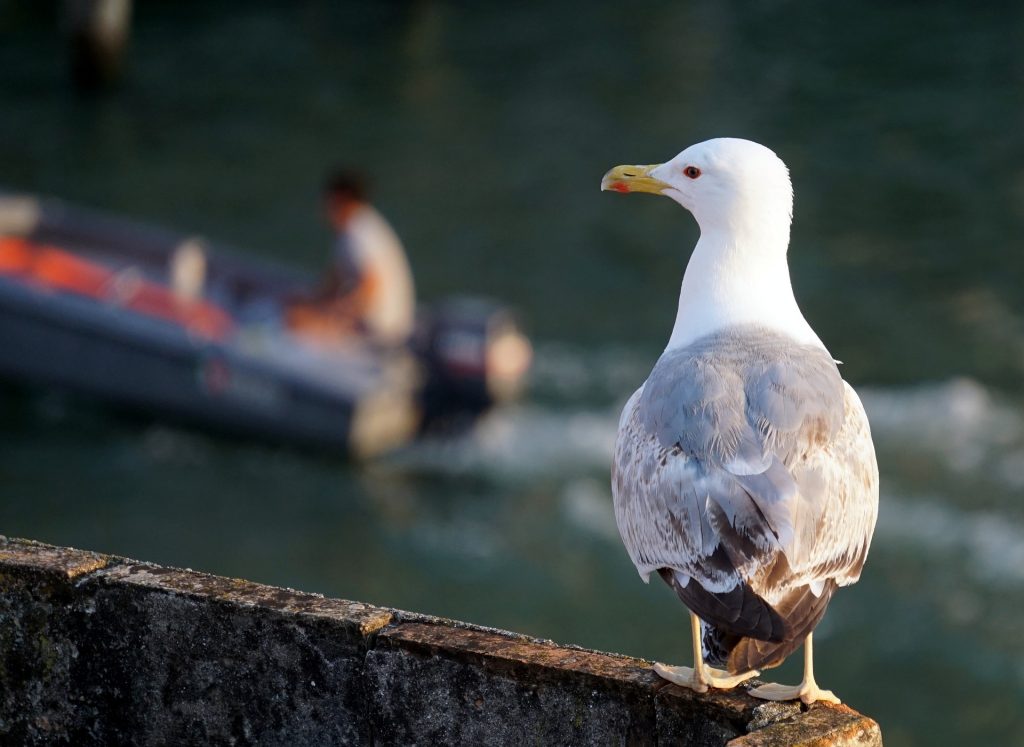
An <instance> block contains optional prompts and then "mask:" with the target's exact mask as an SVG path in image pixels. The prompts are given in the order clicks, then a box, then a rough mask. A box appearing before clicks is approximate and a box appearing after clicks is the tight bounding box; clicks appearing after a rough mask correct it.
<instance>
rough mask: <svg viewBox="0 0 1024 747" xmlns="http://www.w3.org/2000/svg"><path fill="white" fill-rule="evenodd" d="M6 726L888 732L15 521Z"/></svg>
mask: <svg viewBox="0 0 1024 747" xmlns="http://www.w3.org/2000/svg"><path fill="white" fill-rule="evenodd" d="M0 622H2V625H0V742H2V743H17V744H50V743H54V742H68V743H73V744H120V743H138V744H168V743H184V744H256V743H259V744H311V745H312V744H317V745H319V744H512V743H519V742H529V743H539V744H637V745H647V744H650V745H654V744H659V743H660V744H692V745H716V746H717V745H726V744H729V745H733V746H734V747H754V746H757V747H761V746H767V745H808V746H810V745H815V746H817V745H880V744H881V736H880V733H879V729H878V725H877V724H876V723H875V722H874V721H872V720H871V719H868V718H866V717H864V716H862V715H860V714H858V713H856V712H855V711H852V710H850V709H848V708H845V707H829V706H825V705H820V704H819V705H816V706H814V707H812V708H810V709H803V708H801V707H800V706H799V705H798V704H793V703H783V704H775V703H765V702H763V701H758V700H755V699H753V698H750V697H749V696H748V695H746V693H745V691H744V690H743V689H737V690H734V691H731V692H717V693H711V694H708V695H697V694H694V693H692V692H690V691H688V690H684V689H680V688H677V687H675V686H671V685H666V683H664V682H663V681H662V680H661V679H660V678H658V677H657V676H656V675H655V674H654V673H653V672H652V671H651V670H650V668H649V664H648V663H647V662H644V661H641V660H637V659H631V658H628V657H623V656H615V655H611V654H603V653H599V652H595V651H588V650H585V649H580V648H576V647H572V646H560V645H557V644H554V643H552V642H550V641H541V640H536V639H532V638H528V637H526V636H522V635H516V634H513V633H507V632H505V631H498V630H492V629H487V628H481V627H478V626H473V625H467V624H465V623H457V622H454V621H450V620H443V619H439V618H433V617H427V616H423V615H415V614H411V613H405V612H400V611H397V610H389V609H382V608H379V607H372V606H370V605H365V604H359V603H356V602H346V601H342V600H333V599H325V598H323V597H321V596H318V595H315V594H305V593H302V592H296V591H292V590H289V589H280V588H275V587H269V586H263V585H260V584H254V583H251V582H248V581H240V580H235V579H227V578H221V577H217V576H210V575H207V574H202V573H195V572H192V571H186V570H178V569H170V568H163V567H160V566H156V565H152V564H148V563H138V562H134V561H130V560H127V559H124V558H117V557H111V556H105V555H99V554H96V553H90V552H84V551H79V550H71V549H67V548H57V547H52V546H49V545H42V544H39V543H35V542H29V541H25V540H14V539H6V538H3V537H0Z"/></svg>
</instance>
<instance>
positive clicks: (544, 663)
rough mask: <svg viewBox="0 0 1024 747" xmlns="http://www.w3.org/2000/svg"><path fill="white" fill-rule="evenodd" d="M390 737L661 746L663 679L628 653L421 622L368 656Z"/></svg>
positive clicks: (378, 715) (377, 715)
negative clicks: (658, 697)
mask: <svg viewBox="0 0 1024 747" xmlns="http://www.w3.org/2000/svg"><path fill="white" fill-rule="evenodd" d="M366 674H367V678H368V680H369V683H368V684H369V689H370V692H371V697H372V704H373V708H372V713H371V716H370V718H371V722H372V724H373V728H374V735H375V737H376V738H377V739H379V740H380V741H381V742H383V743H385V744H499V743H500V744H516V743H521V742H525V743H527V744H654V742H655V741H656V737H655V735H656V724H655V713H654V701H653V695H654V692H655V691H656V689H657V688H658V687H661V686H662V684H663V683H662V682H661V681H660V679H659V678H658V677H657V675H655V674H654V673H653V672H652V671H651V670H650V668H649V667H647V666H646V665H643V663H642V662H637V661H636V660H635V659H628V658H626V657H619V656H610V655H606V654H598V653H595V652H590V651H584V650H582V649H575V648H567V647H562V646H556V645H555V644H552V643H547V642H539V641H532V640H530V639H527V638H524V637H522V636H515V635H511V634H499V633H497V632H482V631H478V630H472V629H469V630H467V629H454V628H452V627H449V626H441V625H427V624H421V623H406V624H399V625H397V626H395V627H393V628H389V629H387V630H385V631H383V632H382V633H381V634H380V635H379V636H378V638H377V640H376V643H375V646H374V648H373V650H371V651H370V652H369V654H368V655H367V666H366Z"/></svg>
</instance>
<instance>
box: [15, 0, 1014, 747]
mask: <svg viewBox="0 0 1024 747" xmlns="http://www.w3.org/2000/svg"><path fill="white" fill-rule="evenodd" d="M579 8H580V6H579V5H578V4H575V3H566V4H542V3H532V4H516V3H502V4H498V3H480V4H457V3H444V2H427V1H422V2H365V3H352V2H347V3H340V2H339V3H334V2H327V1H326V0H322V1H320V2H295V3H290V4H283V3H278V4H271V3H263V2H251V3H246V4H238V3H227V2H198V1H188V2H169V1H167V2H157V1H155V0H154V1H153V2H148V1H147V2H145V3H138V4H137V7H136V13H135V24H134V29H133V38H132V42H131V47H130V50H129V54H128V57H127V59H126V62H127V67H126V71H125V76H124V79H123V81H122V83H121V85H120V86H119V87H117V88H116V89H114V90H112V91H110V92H107V93H105V94H101V95H92V96H88V95H82V94H78V93H76V92H75V91H74V90H73V89H72V88H71V87H70V85H69V83H68V76H67V70H66V64H65V63H66V53H65V50H64V47H63V46H62V42H61V36H60V34H59V32H58V24H57V19H56V18H55V17H54V16H53V11H52V9H50V8H49V4H41V3H40V4H28V3H19V2H14V1H12V0H0V39H2V40H3V41H2V43H0V186H4V187H6V188H8V189H19V190H27V191H32V192H39V193H43V194H47V195H54V196H59V197H63V198H66V199H68V200H71V201H74V202H77V203H81V204H84V205H88V206H92V207H97V208H102V209H106V210H110V211H114V212H117V213H120V214H124V215H129V216H132V217H135V218H139V219H143V220H147V221H151V222H155V223H158V224H163V225H166V226H169V227H172V228H174V229H177V230H182V231H187V232H194V233H196V234H199V235H204V236H208V237H210V238H213V239H219V240H223V241H226V242H228V243H231V244H234V245H236V246H238V247H241V248H242V249H243V250H245V251H248V252H250V253H252V254H253V255H256V256H263V257H270V258H274V259H278V260H283V261H286V262H290V263H293V264H295V265H296V266H300V267H304V268H308V269H316V268H317V267H319V266H321V265H322V264H323V262H324V261H325V258H326V255H327V248H328V241H329V237H328V235H327V232H326V229H325V227H324V226H323V225H321V223H320V222H319V214H318V208H319V203H318V189H319V184H320V181H321V179H322V177H323V175H324V173H325V171H326V170H327V169H328V168H329V167H330V166H332V165H334V164H352V165H356V166H359V167H361V168H362V169H364V170H365V171H366V172H368V173H369V174H371V175H372V177H373V182H374V184H375V195H376V203H377V205H378V207H379V208H380V209H381V210H382V212H384V213H385V214H386V215H387V216H388V217H389V218H390V219H391V221H392V222H393V223H394V225H395V227H396V228H397V230H398V231H399V232H400V234H401V235H402V237H403V238H404V240H405V242H406V245H407V248H408V251H409V255H410V258H411V263H412V265H413V268H414V271H415V273H416V278H417V283H418V289H419V293H420V295H421V296H422V297H423V298H426V299H437V298H442V297H444V296H446V295H450V294H453V293H462V292H467V291H471V292H475V293H480V294H485V295H488V296H491V297H494V298H498V299H502V300H503V301H505V302H507V303H509V304H511V305H513V306H514V307H516V308H517V309H518V310H519V312H520V314H521V316H522V318H523V320H524V322H525V324H526V326H527V327H528V329H529V331H530V333H531V335H532V337H533V339H534V341H535V344H536V365H535V369H534V372H533V376H532V380H531V385H530V389H529V391H528V393H527V395H526V396H525V397H524V398H523V399H522V400H521V401H520V402H518V403H517V404H515V405H514V406H511V407H508V408H506V409H503V410H501V411H498V412H495V413H493V414H492V415H491V416H489V417H488V418H486V419H485V420H484V421H483V422H481V423H480V424H479V426H478V428H476V430H474V431H473V432H472V433H470V434H467V435H465V436H463V437H459V438H447V439H440V438H437V439H433V440H429V441H427V442H425V443H421V444H417V445H415V446H413V447H410V448H408V449H405V450H402V451H400V452H398V453H395V454H393V455H390V456H387V457H385V458H382V459H379V460H376V461H373V462H370V463H366V464H359V465H353V464H348V463H346V462H344V461H342V460H338V459H332V458H329V457H324V456H322V455H319V456H312V455H306V454H303V453H300V452H295V451H289V450H277V449H272V448H269V447H266V446H260V445H256V444H250V443H241V442H236V441H230V440H224V439H220V438H214V437H210V436H207V435H204V434H201V433H197V432H194V431H190V430H183V429H177V428H171V427H167V426H163V425H159V424H146V423H139V422H135V421H126V420H122V419H119V418H115V417H112V416H111V415H110V414H108V413H106V412H104V411H103V410H102V409H100V408H97V407H95V406H94V405H92V404H91V403H88V402H81V401H79V400H77V399H75V398H71V397H68V396H66V395H62V394H60V393H52V392H39V391H25V390H24V389H21V388H17V387H6V388H3V389H0V533H2V534H7V535H11V536H24V537H31V538H34V539H38V540H42V541H46V542H53V543H58V544H67V545H73V546H76V547H82V548H88V549H93V550H99V551H104V552H111V553H119V554H124V555H129V556H134V557H138V558H143V559H146V560H152V561H156V562H161V563H167V564H173V565H179V566H186V567H191V568H195V569H197V570H203V571H209V572H213V573H219V574H226V575H231V576H240V577H245V578H250V579H253V580H256V581H261V582H265V583H271V584H281V585H286V586H291V587H294V588H299V589H304V590H308V591H316V592H321V593H324V594H327V595H332V596H340V597H345V598H350V599H358V600H362V601H366V602H371V603H375V604H381V605H388V606H394V607H400V608H406V609H412V610H417V611H422V612H429V613H434V614H438V615H445V616H450V617H455V618H459V619H465V620H470V621H473V622H477V623H481V624H485V625H493V626H498V627H503V628H509V629H513V630H517V631H521V632H525V633H529V634H532V635H536V636H541V637H545V638H552V639H554V640H557V641H561V642H567V643H576V644H580V645H583V646H588V647H593V648H597V649H602V650H608V651H617V652H622V653H627V654H632V655H637V656H643V657H648V658H654V659H659V660H667V661H670V662H680V663H688V662H689V658H690V651H689V642H688V628H687V618H686V614H685V611H684V610H683V608H682V607H681V606H680V605H679V603H678V602H677V601H676V600H675V599H674V598H673V595H672V594H671V593H670V592H669V591H668V589H667V588H665V587H663V585H660V584H658V583H653V584H651V585H650V586H645V585H644V584H643V583H642V582H641V581H640V579H639V578H638V576H637V574H636V572H635V570H634V569H633V567H632V565H631V564H630V562H629V560H628V558H627V556H626V553H625V551H624V550H623V548H622V545H621V543H620V541H619V539H618V536H617V532H616V529H615V525H614V518H613V514H612V509H611V495H610V489H609V479H608V470H609V462H610V456H611V451H612V446H613V441H614V432H615V427H616V422H617V418H618V412H619V410H620V408H621V406H622V404H623V402H624V401H625V399H626V398H627V397H628V396H629V394H630V393H631V392H632V391H633V390H634V389H635V388H636V387H637V386H639V384H640V383H641V382H642V381H643V380H644V378H645V377H646V375H647V373H648V371H649V370H650V367H651V366H652V365H653V363H654V361H655V360H656V359H657V356H658V354H659V353H660V351H661V349H662V348H663V347H664V345H665V342H666V341H667V339H668V334H669V331H670V327H671V324H672V320H673V316H674V310H675V302H676V297H677V292H678V284H679V280H680V278H681V275H682V271H683V268H684V267H685V264H686V260H687V257H688V253H689V249H690V247H692V245H693V243H694V242H695V240H696V237H697V231H696V227H695V225H694V224H693V221H692V219H691V218H690V217H689V216H688V215H687V214H686V213H685V212H684V211H683V210H681V209H680V208H678V206H676V205H675V204H674V203H672V202H670V201H668V200H657V199H654V198H651V197H648V196H642V195H635V196H628V197H623V196H620V195H613V194H602V193H600V192H599V191H598V184H599V181H600V178H601V175H602V174H603V173H604V172H605V171H606V170H607V169H608V168H609V167H611V166H613V165H616V164H620V163H654V162H657V161H661V160H665V159H667V158H669V157H671V156H672V155H674V154H675V153H676V152H677V151H679V150H681V149H682V148H683V147H685V146H686V145H688V144H690V143H692V142H695V141H698V140H702V139H705V138H708V137H712V136H717V135H732V136H741V137H748V138H751V139H755V140H758V141H760V142H763V143H765V144H767V145H769V146H771V147H772V148H773V149H775V150H776V151H777V152H778V153H779V154H780V155H781V156H782V157H783V159H784V160H785V161H786V162H787V163H788V164H789V166H790V169H791V172H792V176H793V181H794V185H795V189H796V212H795V224H794V230H793V242H792V248H791V252H790V258H791V267H792V273H793V282H794V286H795V288H796V293H797V296H798V299H799V301H800V303H801V306H802V308H803V310H804V312H805V315H806V316H807V318H808V319H809V320H810V322H811V324H812V325H813V326H814V327H815V329H816V330H817V331H818V332H819V334H820V336H821V338H822V339H823V340H824V341H825V342H826V344H827V345H828V346H829V349H830V351H831V352H832V354H833V355H834V356H835V357H836V358H838V359H840V360H842V361H844V363H843V366H842V368H841V370H842V372H843V374H844V376H845V377H846V378H847V379H848V380H849V381H850V382H851V383H853V384H854V386H855V387H856V388H857V389H858V391H860V392H861V394H862V398H863V400H864V403H865V406H866V408H867V410H868V414H869V416H870V419H871V423H872V429H873V433H874V436H875V441H876V444H877V449H878V458H879V465H880V469H881V477H882V490H881V492H882V497H881V510H880V516H879V521H878V529H877V532H876V535H875V540H874V544H873V546H872V550H871V555H870V558H869V561H868V563H867V566H866V568H865V572H864V575H863V577H862V579H861V581H860V583H859V584H857V585H856V586H853V587H851V588H849V589H844V590H841V591H840V593H838V594H837V596H836V597H835V600H834V601H833V603H832V605H831V607H830V611H829V613H828V615H827V616H826V618H825V620H824V621H823V623H822V624H821V626H820V627H819V629H818V634H817V635H816V641H817V642H818V644H819V645H818V646H816V647H815V649H816V654H817V657H816V659H817V661H816V664H817V667H816V670H817V672H816V673H817V675H818V679H819V682H820V683H821V684H822V685H823V686H825V687H829V688H831V689H833V690H835V691H836V692H837V693H838V694H839V695H840V697H842V698H843V699H844V701H846V702H848V703H849V704H850V705H852V706H853V707H855V708H857V709H859V710H861V711H863V712H864V713H867V714H869V715H871V716H873V717H874V718H876V719H877V720H878V721H879V722H880V723H881V725H882V729H883V733H884V736H885V741H886V744H887V745H890V746H892V747H899V746H900V745H965V744H1007V745H1024V394H1022V388H1021V378H1022V376H1024V293H1022V291H1021V288H1022V284H1024V239H1022V237H1024V230H1022V229H1024V128H1022V127H1021V122H1022V121H1024V45H1022V44H1021V39H1024V9H1022V8H1020V7H1018V6H1016V5H1011V4H1002V3H997V4H992V5H988V6H985V7H984V8H975V9H968V8H967V6H966V4H952V3H932V4H929V5H927V6H925V5H923V4H893V3H883V2H858V3H854V2H838V3H833V4H829V5H828V6H827V7H826V6H824V5H817V6H815V5H811V4H798V3H791V2H782V1H777V2H750V3H739V2H698V3H687V2H678V1H672V2H669V1H668V0H664V1H661V2H650V3H645V4H642V5H637V4H631V3H621V2H593V3H589V4H588V5H587V9H586V11H585V12H581V11H580V10H579ZM0 344H3V341H2V340H0ZM797 658H799V657H797ZM771 674H772V676H773V678H774V679H777V680H781V681H790V680H792V681H796V679H798V677H799V662H790V663H788V664H787V665H786V666H784V667H783V668H782V669H781V670H777V671H776V672H773V673H771Z"/></svg>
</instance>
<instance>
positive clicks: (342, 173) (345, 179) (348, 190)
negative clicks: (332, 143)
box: [324, 169, 367, 202]
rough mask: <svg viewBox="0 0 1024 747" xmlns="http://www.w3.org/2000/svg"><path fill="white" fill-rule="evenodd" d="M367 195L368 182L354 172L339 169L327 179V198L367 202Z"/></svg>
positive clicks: (325, 186)
mask: <svg viewBox="0 0 1024 747" xmlns="http://www.w3.org/2000/svg"><path fill="white" fill-rule="evenodd" d="M366 193H367V189H366V181H365V180H364V179H363V177H362V175H360V174H358V173H356V172H354V171H348V170H346V169H338V170H337V171H332V172H331V173H330V175H329V176H328V177H327V179H325V180H324V196H325V197H342V198H346V199H349V200H357V201H359V202H365V201H366Z"/></svg>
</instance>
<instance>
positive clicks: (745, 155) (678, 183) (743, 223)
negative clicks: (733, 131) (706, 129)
mask: <svg viewBox="0 0 1024 747" xmlns="http://www.w3.org/2000/svg"><path fill="white" fill-rule="evenodd" d="M601 189H602V190H611V191H614V192H624V193H625V192H647V193H650V194H659V195H665V196H667V197H671V198H672V199H673V200H675V201H676V202H678V203H679V204H680V205H682V206H683V207H684V208H686V209H687V210H689V211H690V212H691V213H693V216H694V218H696V220H697V223H698V224H699V225H700V227H701V230H702V231H712V230H715V231H719V230H720V231H725V232H728V233H740V232H745V231H749V230H756V231H762V232H763V231H766V230H769V229H770V228H772V227H777V228H778V229H784V230H785V232H786V234H787V238H788V231H789V224H790V222H791V221H792V217H793V186H792V183H791V182H790V180H789V169H787V168H786V164H784V163H783V162H782V159H780V158H779V157H778V156H777V155H775V153H774V152H772V151H771V150H770V149H768V148H766V147H764V146H763V145H760V144H758V143H755V142H752V141H750V140H741V139H739V138H728V137H723V138H715V139H714V140H706V141H704V142H703V143H697V144H696V145H691V146H690V147H689V148H687V149H686V150H684V151H683V152H682V153H680V154H679V155H677V156H676V157H675V158H673V159H671V160H669V161H666V162H665V163H659V164H652V165H649V166H616V167H615V168H613V169H611V170H610V171H609V172H608V173H607V174H605V175H604V178H603V179H602V180H601Z"/></svg>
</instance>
